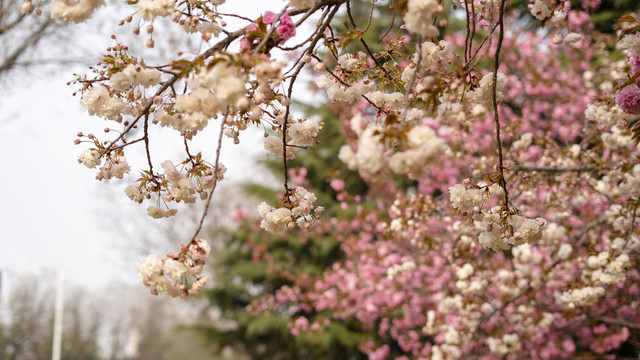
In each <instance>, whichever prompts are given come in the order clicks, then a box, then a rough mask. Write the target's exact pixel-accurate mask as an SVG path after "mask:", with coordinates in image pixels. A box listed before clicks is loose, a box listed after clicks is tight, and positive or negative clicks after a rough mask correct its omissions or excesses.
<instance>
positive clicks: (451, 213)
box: [23, 0, 640, 359]
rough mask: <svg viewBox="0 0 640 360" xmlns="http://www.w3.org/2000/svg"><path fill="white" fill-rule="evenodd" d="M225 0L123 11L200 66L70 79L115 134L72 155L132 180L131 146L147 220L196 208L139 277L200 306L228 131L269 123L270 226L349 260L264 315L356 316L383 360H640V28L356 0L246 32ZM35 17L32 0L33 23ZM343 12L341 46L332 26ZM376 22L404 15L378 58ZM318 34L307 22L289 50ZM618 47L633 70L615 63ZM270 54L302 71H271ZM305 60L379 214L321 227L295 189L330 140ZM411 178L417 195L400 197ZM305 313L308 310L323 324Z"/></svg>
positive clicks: (291, 291) (567, 11) (306, 5)
mask: <svg viewBox="0 0 640 360" xmlns="http://www.w3.org/2000/svg"><path fill="white" fill-rule="evenodd" d="M223 2H224V1H222V0H216V1H204V0H139V1H136V0H132V1H130V2H129V3H130V4H131V5H132V6H134V7H135V10H133V13H132V15H131V16H129V17H127V18H126V19H124V20H123V21H121V22H120V25H125V24H127V23H131V22H133V19H137V20H136V21H138V24H139V25H138V27H137V28H136V30H135V31H136V32H137V33H139V29H140V28H141V27H142V26H143V24H146V25H147V32H148V34H149V37H148V39H147V42H146V45H147V46H148V47H153V46H154V44H155V41H156V40H158V39H155V40H154V39H153V26H152V23H153V22H154V21H156V20H157V18H158V17H171V18H172V21H173V22H174V23H175V24H176V25H177V26H178V27H179V28H180V29H182V30H183V31H185V32H187V33H198V34H199V35H200V36H201V38H202V39H203V40H204V41H206V42H212V43H213V44H212V45H210V47H209V48H208V49H207V50H206V51H204V52H202V53H201V54H200V55H198V56H195V57H193V58H182V59H170V60H168V61H167V63H166V64H163V65H150V64H147V63H146V62H145V61H144V60H143V59H139V58H137V57H136V56H135V55H133V54H131V53H130V52H129V50H128V48H127V46H126V45H124V44H121V43H119V42H117V41H116V43H115V45H114V46H113V47H112V48H110V50H109V51H110V53H109V54H106V55H105V57H104V58H103V59H102V61H101V63H100V64H99V65H98V67H97V68H95V69H94V72H93V75H92V76H91V77H88V76H81V77H78V78H77V79H76V80H75V82H74V83H75V84H78V85H79V86H80V87H81V88H80V90H79V91H80V92H81V93H82V100H81V103H82V105H83V106H84V107H85V109H86V110H87V111H88V112H89V114H91V115H94V116H98V117H101V118H103V119H105V120H108V121H114V122H116V123H117V125H116V126H117V127H118V128H119V129H118V130H113V131H112V130H109V131H108V133H109V134H113V133H114V132H115V133H116V134H117V135H116V136H113V137H112V138H110V139H108V140H102V139H99V138H98V137H97V136H96V135H94V134H88V135H85V134H83V133H79V134H78V136H79V138H78V140H77V143H78V144H81V143H85V142H86V143H89V144H91V145H90V147H89V148H88V149H86V150H85V151H84V152H83V153H82V155H81V156H80V158H79V161H80V162H81V163H83V164H84V165H86V166H87V167H89V168H98V175H97V178H98V179H100V180H101V179H110V178H114V177H115V178H123V177H124V176H125V174H127V173H129V172H130V170H131V169H130V166H129V165H128V163H127V161H126V152H127V151H130V148H133V146H135V144H140V145H143V146H144V149H145V153H146V157H147V168H146V169H144V170H142V172H141V177H140V178H138V179H137V180H136V181H135V183H134V184H132V185H129V186H128V187H127V188H126V194H127V196H129V197H130V198H131V199H132V200H133V201H135V202H139V203H144V202H148V201H151V202H155V204H154V205H150V206H149V207H148V208H147V212H148V213H149V215H150V216H152V217H154V218H161V217H166V216H171V215H173V214H175V209H172V208H169V205H170V204H172V203H179V202H185V203H193V202H196V201H198V199H201V200H203V201H205V202H206V210H205V212H204V214H203V216H202V218H201V221H200V223H199V225H198V228H197V229H196V231H195V234H194V235H193V236H192V238H191V240H190V242H189V243H188V244H187V245H185V246H184V248H183V250H182V251H181V252H180V253H178V254H167V256H165V257H164V258H162V259H160V258H158V257H155V256H151V257H149V258H147V259H146V260H145V261H144V262H143V263H142V264H141V266H140V277H141V279H142V280H143V282H144V283H145V285H147V286H150V287H151V289H152V292H153V293H159V292H162V291H166V292H168V293H169V294H171V295H193V294H195V293H197V291H198V289H200V288H201V287H202V286H203V285H204V281H206V277H197V276H198V275H199V270H200V269H201V268H200V267H199V266H200V265H201V263H200V262H201V261H204V255H206V254H205V253H208V252H209V251H208V250H206V249H208V247H207V246H206V245H204V243H203V241H202V240H199V239H198V234H199V232H200V230H201V228H202V224H203V221H204V217H205V215H206V213H207V210H208V208H209V204H210V201H211V198H212V196H213V193H214V190H215V188H216V184H217V183H218V181H220V180H222V178H223V174H224V171H225V167H224V166H223V165H222V164H221V163H220V162H219V155H220V151H221V138H222V136H223V135H224V136H227V137H230V138H232V139H234V141H235V142H236V143H238V142H240V137H239V134H240V133H241V132H242V131H243V130H245V129H247V128H249V127H251V126H257V127H261V128H263V129H264V130H265V142H264V147H265V149H266V150H267V151H268V152H270V153H272V154H274V155H276V156H279V157H281V158H282V161H283V170H284V176H285V181H284V184H283V185H284V186H283V187H284V193H283V195H282V196H281V198H280V199H279V201H277V203H276V205H275V206H271V205H268V204H267V203H262V204H261V205H260V206H259V209H258V212H259V215H260V217H261V218H262V221H261V226H262V228H264V229H266V230H268V231H270V232H274V233H277V232H283V231H287V230H291V229H293V228H295V227H299V228H301V229H305V230H311V231H314V230H313V229H314V227H316V228H318V227H320V228H321V229H325V231H332V232H333V233H334V234H336V236H337V237H339V238H340V239H341V241H342V245H343V246H342V249H343V251H344V252H345V254H346V256H347V258H346V260H345V261H344V262H341V263H336V264H334V265H333V266H332V267H331V268H329V269H327V270H326V271H325V273H324V274H323V275H322V277H319V278H317V279H313V280H312V281H310V280H309V278H308V277H304V278H301V279H298V280H299V281H294V284H293V286H290V287H283V288H281V289H279V290H278V291H277V292H276V293H275V294H274V295H273V296H266V297H264V298H262V299H260V300H259V301H256V303H255V304H253V305H252V306H251V310H252V311H256V312H261V311H282V309H288V311H292V312H296V319H295V320H294V321H293V322H292V330H291V331H292V333H294V334H300V333H302V332H304V333H307V334H310V335H313V334H314V333H317V334H320V335H319V336H321V331H322V328H323V326H328V325H327V323H328V322H330V321H340V320H341V319H346V318H356V319H357V320H358V321H359V322H360V323H361V324H362V326H363V329H365V330H367V331H369V330H375V331H376V332H377V334H378V335H379V337H377V338H375V339H373V338H372V339H371V340H370V341H367V342H365V343H363V344H362V345H361V350H362V351H363V352H365V353H366V354H368V355H369V357H370V358H371V359H384V358H388V357H389V356H391V355H394V356H397V358H399V359H406V358H415V359H444V358H446V359H455V358H469V357H473V358H487V359H494V358H495V359H499V358H500V359H502V358H506V359H516V358H522V357H525V358H528V357H530V358H540V359H560V358H576V357H581V358H596V357H603V358H614V357H615V356H616V355H617V354H618V352H625V351H626V352H627V353H631V354H632V355H634V356H637V355H638V346H637V343H638V341H637V339H638V336H639V330H640V325H638V324H639V323H640V311H639V309H638V307H639V306H640V303H639V302H638V300H637V299H638V295H640V282H639V281H640V275H639V274H638V270H637V260H638V252H639V251H640V240H639V238H638V221H637V212H638V207H640V163H638V161H637V159H638V155H640V152H639V151H638V147H637V140H638V139H639V138H640V125H638V124H639V123H640V122H638V118H637V117H635V116H636V115H638V114H639V113H640V90H639V89H640V88H638V79H639V77H640V65H639V63H640V60H639V58H640V19H639V18H638V17H637V16H635V15H628V16H625V17H623V18H621V19H620V20H619V21H618V24H617V27H618V28H619V30H620V32H619V36H618V38H617V39H614V38H612V37H610V36H609V37H608V36H607V35H606V34H601V33H598V32H597V31H596V30H595V29H594V27H593V25H592V24H591V23H590V21H589V20H590V18H589V16H590V14H591V13H593V12H594V11H596V9H597V8H598V6H599V4H600V1H597V0H596V1H588V2H583V3H582V4H578V6H573V5H572V4H571V3H570V2H568V1H562V0H534V1H530V2H529V3H528V4H527V7H526V8H527V10H528V12H529V13H528V15H522V14H518V13H517V12H516V11H513V10H512V9H511V8H510V7H508V6H507V5H508V4H507V3H506V1H505V0H498V1H486V0H464V1H451V2H447V1H442V2H438V1H435V0H394V1H390V2H385V3H382V4H379V5H376V1H371V4H367V6H370V7H371V10H370V18H369V21H368V23H367V24H364V23H363V24H358V23H357V21H356V19H355V18H354V16H353V14H352V6H356V4H354V3H352V2H351V1H349V0H291V1H288V2H287V3H286V6H285V7H284V8H283V9H282V10H281V11H273V12H272V11H265V12H264V13H263V14H262V16H260V17H259V18H258V19H255V20H254V19H248V18H245V17H242V16H238V17H239V18H240V19H243V20H245V21H246V22H247V25H246V26H245V27H243V28H240V29H238V30H235V31H228V30H226V29H225V20H224V19H225V17H226V16H232V15H229V14H226V13H222V12H219V11H218V7H219V6H221V5H222V3H223ZM101 5H102V2H101V1H92V0H78V1H76V0H53V1H52V3H51V7H50V13H51V16H53V17H56V18H58V19H60V20H62V21H63V22H80V21H84V20H86V19H87V18H88V17H89V16H91V13H92V12H93V11H94V10H95V9H96V8H97V7H99V6H101ZM40 6H42V5H41V4H39V5H38V6H37V7H36V6H34V4H33V3H32V0H25V2H24V5H23V10H24V11H25V12H32V11H37V12H41V11H42V10H41V8H40ZM357 6H364V5H363V4H360V3H358V4H357ZM34 9H35V10H34ZM340 11H344V12H346V13H345V16H346V18H347V21H346V22H345V24H344V26H345V27H346V31H345V32H343V33H338V32H337V31H336V28H334V25H332V20H333V19H334V17H336V16H337V15H338V14H341V13H340ZM381 11H391V12H393V13H394V22H393V23H391V24H389V27H388V29H387V31H385V32H384V33H381V34H375V36H376V37H377V38H378V39H379V40H380V42H381V45H380V47H381V48H382V49H377V48H376V50H375V51H374V50H372V48H373V46H371V44H370V43H369V41H367V40H366V39H365V36H364V35H365V34H367V32H368V31H369V30H370V29H371V27H370V25H371V22H372V18H373V16H374V13H376V12H381ZM400 19H401V21H400ZM460 19H463V20H462V23H461V24H460V23H459V25H461V26H462V27H463V28H464V31H461V32H459V31H458V32H457V31H454V30H455V28H454V27H453V26H451V25H450V22H451V23H453V22H454V21H456V20H458V21H460ZM523 19H529V20H531V21H530V23H531V22H535V23H536V28H535V29H532V28H531V27H530V23H529V24H525V22H526V21H524V20H523ZM306 22H315V26H314V30H313V31H312V32H311V34H310V35H309V36H308V37H306V38H305V39H304V40H302V41H301V42H299V43H297V44H295V45H292V44H291V42H292V39H295V38H294V35H295V34H296V32H297V31H298V29H299V28H300V26H301V25H302V24H303V23H306ZM450 26H451V28H452V29H453V30H449V27H450ZM538 26H539V27H538ZM214 39H215V40H214ZM114 40H115V39H114ZM216 41H217V42H216ZM233 42H238V44H239V45H238V48H239V50H238V51H231V50H230V49H231V47H230V46H231V44H232V43H233ZM353 43H359V47H358V48H360V51H355V50H352V49H354V48H355V47H351V46H350V44H353ZM616 45H617V46H618V48H619V49H620V50H621V52H618V53H617V56H619V57H620V54H622V55H621V57H622V60H615V57H614V56H611V54H610V51H609V50H607V46H609V47H610V48H612V47H613V46H616ZM276 51H285V52H290V53H292V54H294V56H292V57H291V58H292V59H293V60H292V61H291V63H284V62H281V61H279V60H275V59H274V57H273V56H272V53H275V52H276ZM596 64H597V65H596ZM305 67H308V68H309V70H311V68H312V69H313V71H314V72H315V73H316V74H317V75H318V76H317V78H316V84H317V86H318V87H319V88H320V89H322V90H324V92H326V96H327V98H328V100H329V101H330V105H331V106H335V107H340V109H341V112H340V118H341V120H342V121H343V123H344V131H345V133H346V134H347V137H348V140H347V143H345V144H344V145H343V146H342V148H341V149H340V152H339V154H338V158H339V159H340V160H341V161H343V162H345V163H346V164H347V166H348V167H349V168H350V169H351V170H354V171H357V172H358V173H359V174H360V176H361V177H362V178H363V179H365V180H366V181H368V182H369V183H370V184H372V185H374V186H375V188H376V189H377V190H380V193H378V194H377V195H378V196H379V198H380V199H388V198H394V201H393V204H392V205H391V206H390V207H389V208H388V209H386V210H388V211H386V212H385V211H383V210H382V209H380V208H379V209H367V210H363V207H361V206H360V204H356V209H357V210H358V211H357V214H358V215H357V217H356V219H355V220H353V219H351V220H349V219H335V220H332V222H331V223H323V222H322V221H321V219H320V217H319V215H320V213H322V210H323V208H322V207H321V206H317V205H316V204H315V201H316V196H315V195H314V194H313V193H312V192H311V191H310V190H309V189H305V188H303V187H301V186H290V181H289V169H288V162H287V161H288V160H290V159H293V158H294V157H295V156H296V152H297V151H298V150H299V149H302V148H304V149H310V150H311V151H312V150H313V146H314V145H315V138H316V136H317V135H318V133H319V132H320V131H321V130H322V127H323V124H318V123H316V122H314V121H313V120H309V119H297V118H296V117H295V116H293V114H292V112H291V103H292V94H293V89H294V86H295V84H296V81H297V80H298V78H299V75H300V74H301V72H302V71H303V69H304V68H305ZM211 123H217V125H218V126H219V134H220V140H219V141H218V146H217V149H216V150H217V151H216V158H215V160H214V161H210V160H206V159H204V158H203V156H202V155H201V153H197V154H192V150H191V148H190V146H189V144H190V141H191V140H192V139H193V138H194V137H196V136H197V135H198V133H199V132H201V131H202V130H203V129H204V128H206V127H207V126H209V125H210V124H211ZM158 126H161V127H167V128H171V129H173V130H174V131H175V132H176V133H177V134H179V137H180V139H181V142H183V143H184V147H185V152H186V155H187V156H186V159H185V160H182V161H181V162H178V163H177V164H178V165H175V164H174V162H172V161H170V160H164V161H163V162H162V168H163V170H164V172H158V171H156V170H154V161H153V159H152V153H151V151H150V148H149V144H150V142H151V140H152V134H153V130H154V129H156V128H157V127H158ZM140 127H141V128H142V135H141V136H140V137H138V138H132V137H133V131H132V130H133V129H134V128H140ZM399 177H400V178H403V179H405V178H406V179H408V183H409V184H412V185H410V186H404V187H401V186H400V187H399V186H396V183H395V182H394V181H393V180H394V179H398V178H399ZM404 183H405V184H406V183H407V182H404ZM381 201H382V200H381ZM331 226H334V228H331ZM317 231H320V230H317ZM193 249H196V250H197V249H199V250H197V251H195V252H194V250H193ZM194 267H197V271H195V270H194ZM183 268H184V269H183ZM187 275H192V276H193V277H194V279H195V280H194V279H190V280H188V279H187V277H188V276H187ZM307 317H315V318H314V319H313V324H312V325H311V326H308V324H309V320H308V318H307ZM382 338H390V339H392V341H393V342H394V344H395V347H394V348H391V347H390V346H389V344H388V343H382V342H380V339H382ZM630 338H633V339H631V340H630V341H628V340H629V339H630ZM376 339H377V340H376ZM623 343H624V344H626V345H625V346H629V347H631V348H632V349H631V350H628V349H626V348H624V347H623V346H622V344H623ZM621 349H622V350H621Z"/></svg>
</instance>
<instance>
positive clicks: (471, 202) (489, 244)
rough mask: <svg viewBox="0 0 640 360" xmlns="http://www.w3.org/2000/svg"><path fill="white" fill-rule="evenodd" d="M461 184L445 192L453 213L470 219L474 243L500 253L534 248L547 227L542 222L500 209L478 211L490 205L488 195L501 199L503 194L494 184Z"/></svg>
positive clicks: (497, 207) (538, 219)
mask: <svg viewBox="0 0 640 360" xmlns="http://www.w3.org/2000/svg"><path fill="white" fill-rule="evenodd" d="M464 184H465V185H463V184H456V185H454V186H452V187H450V188H449V198H450V200H451V205H452V206H453V207H454V208H455V209H456V210H457V211H459V212H462V213H464V214H468V215H470V216H469V217H470V221H472V222H473V224H474V226H475V227H476V228H477V229H478V230H480V233H479V235H478V241H479V242H480V244H481V245H482V246H483V247H485V248H488V249H491V250H493V251H503V250H508V249H510V248H511V247H512V246H519V245H522V244H535V243H536V242H538V241H539V240H540V239H541V238H542V231H543V230H544V226H545V225H546V224H547V222H546V220H544V219H543V218H540V217H539V218H536V219H532V218H527V217H524V216H521V215H518V214H516V213H513V212H512V211H511V210H508V209H505V208H504V207H503V206H493V207H491V208H490V209H488V210H482V205H483V204H484V203H485V202H486V203H487V204H490V203H491V202H492V201H491V199H490V198H489V195H490V194H491V193H494V194H498V195H500V196H504V191H502V189H501V188H500V187H499V186H497V184H495V183H493V184H491V185H484V186H478V185H474V184H471V182H470V181H469V180H466V181H465V182H464ZM499 200H500V199H499Z"/></svg>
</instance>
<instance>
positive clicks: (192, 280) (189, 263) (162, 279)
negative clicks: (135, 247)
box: [138, 239, 211, 297]
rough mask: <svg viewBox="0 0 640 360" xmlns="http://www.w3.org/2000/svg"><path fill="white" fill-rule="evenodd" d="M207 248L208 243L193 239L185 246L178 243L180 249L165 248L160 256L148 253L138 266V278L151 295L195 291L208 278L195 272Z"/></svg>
mask: <svg viewBox="0 0 640 360" xmlns="http://www.w3.org/2000/svg"><path fill="white" fill-rule="evenodd" d="M210 252H211V246H210V245H209V243H208V242H207V241H205V240H201V239H197V240H194V241H192V242H191V243H190V244H189V245H188V246H182V250H181V251H180V253H172V252H169V253H167V254H166V255H164V256H163V257H162V258H159V257H158V256H156V255H153V254H152V255H149V256H148V257H147V258H146V259H144V260H143V261H142V262H141V263H140V265H139V266H138V278H139V279H140V281H142V283H143V284H144V285H145V286H148V287H149V289H150V291H151V294H153V295H158V294H161V293H167V294H168V295H169V296H172V297H177V296H181V297H187V296H194V295H197V294H198V293H199V292H200V290H201V289H202V288H203V287H204V286H205V284H206V283H207V281H208V280H209V276H207V275H204V276H199V275H200V274H201V273H202V270H203V269H204V266H205V260H206V258H207V257H208V256H209V253H210Z"/></svg>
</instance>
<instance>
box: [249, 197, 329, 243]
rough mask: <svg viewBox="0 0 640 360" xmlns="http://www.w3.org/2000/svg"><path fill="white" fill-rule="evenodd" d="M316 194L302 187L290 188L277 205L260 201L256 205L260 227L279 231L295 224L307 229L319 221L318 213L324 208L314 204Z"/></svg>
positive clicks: (274, 231)
mask: <svg viewBox="0 0 640 360" xmlns="http://www.w3.org/2000/svg"><path fill="white" fill-rule="evenodd" d="M315 201H316V196H315V195H314V194H313V193H312V192H309V191H307V190H305V189H304V188H303V187H300V186H298V187H296V188H295V189H291V191H290V194H289V195H288V196H286V197H284V198H283V199H282V200H281V202H280V204H278V206H277V207H273V206H269V205H267V203H266V202H262V203H261V204H260V205H259V206H258V213H259V214H260V217H261V218H262V221H261V222H260V227H261V228H263V229H265V230H267V231H269V232H271V233H281V232H283V231H285V230H287V229H293V228H294V227H295V226H296V225H297V226H298V227H299V228H301V229H309V228H310V227H312V226H315V225H317V224H318V223H319V221H320V218H319V215H320V214H322V212H323V211H324V208H323V207H322V206H315V205H314V202H315Z"/></svg>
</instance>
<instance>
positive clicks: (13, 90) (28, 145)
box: [0, 0, 303, 287]
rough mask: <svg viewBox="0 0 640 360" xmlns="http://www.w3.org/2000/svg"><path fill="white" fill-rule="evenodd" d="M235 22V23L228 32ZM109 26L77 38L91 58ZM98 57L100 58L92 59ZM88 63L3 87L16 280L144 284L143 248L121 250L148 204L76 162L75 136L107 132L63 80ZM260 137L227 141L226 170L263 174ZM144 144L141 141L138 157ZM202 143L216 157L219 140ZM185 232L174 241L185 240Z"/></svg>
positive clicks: (247, 4)
mask: <svg viewBox="0 0 640 360" xmlns="http://www.w3.org/2000/svg"><path fill="white" fill-rule="evenodd" d="M17 3H18V2H17ZM284 4H285V3H284V2H283V1H280V0H260V1H256V0H251V1H242V2H237V1H230V4H228V5H226V8H223V9H221V11H226V12H234V11H238V10H234V9H233V8H234V7H241V8H242V10H240V11H239V12H240V13H242V14H243V15H245V16H247V17H250V18H256V17H257V16H259V14H260V13H262V12H264V11H266V10H271V11H274V12H278V11H279V10H281V9H282V7H283V6H284ZM98 14H99V16H102V18H99V19H98V20H99V21H98V23H100V22H103V23H107V24H108V23H109V21H108V19H107V18H106V17H105V16H108V15H101V14H103V13H98ZM94 21H97V20H94ZM233 26H234V25H233V24H232V23H231V22H230V25H229V27H228V29H230V30H233V29H234V27H233ZM128 31H130V28H129V30H128ZM111 33H113V29H108V28H104V29H101V28H96V26H95V25H93V27H92V25H89V26H87V27H85V28H84V30H81V35H78V36H77V37H74V38H71V39H70V41H72V42H73V43H74V44H73V45H74V47H76V48H77V49H81V51H82V53H85V52H87V53H90V54H87V55H86V56H90V57H94V56H97V54H99V52H100V51H101V50H102V51H104V48H105V47H106V46H108V45H109V44H110V40H109V35H110V34H111ZM139 41H141V42H144V38H141V39H139ZM160 42H161V40H160V39H156V43H157V44H159V43H160ZM177 50H179V49H176V51H177ZM180 50H182V49H180ZM97 61H98V59H97V58H93V59H90V60H89V63H90V64H91V63H95V62H97ZM85 69H86V68H84V67H78V66H77V65H76V66H75V67H66V68H61V69H59V70H57V71H56V72H54V73H46V74H41V73H39V70H38V69H37V68H35V69H34V70H33V72H32V74H31V75H29V76H24V74H21V75H20V78H19V79H12V80H11V81H10V83H11V86H10V87H9V88H3V89H1V90H0V154H1V155H0V156H1V157H0V158H1V159H2V160H3V161H2V168H3V171H2V176H0V188H1V189H3V195H4V196H3V201H4V206H2V208H1V210H0V269H2V270H3V272H4V273H9V274H10V277H9V282H10V281H11V280H12V279H14V278H15V277H16V275H17V274H19V273H24V272H29V271H33V270H36V269H37V270H42V269H50V270H54V269H55V268H57V267H63V268H64V269H65V278H66V279H67V281H68V282H70V283H74V284H78V285H87V286H91V287H96V286H102V285H104V284H107V283H109V282H111V281H112V280H113V279H120V280H125V281H127V282H135V281H137V280H136V270H135V269H136V267H137V261H136V260H134V259H135V258H137V256H139V255H138V254H135V253H134V251H129V252H128V253H127V254H123V252H124V249H125V246H126V244H127V242H128V241H131V238H132V237H135V236H136V231H140V232H139V234H145V233H147V229H146V227H147V226H149V225H148V224H149V223H150V222H149V220H148V219H147V218H146V217H147V216H146V211H145V208H146V206H140V205H138V204H135V203H133V202H132V201H130V200H129V199H128V198H126V196H125V195H124V193H123V191H122V189H123V188H124V185H126V183H121V184H118V183H115V182H106V181H105V182H98V181H96V180H95V179H94V177H95V170H89V169H87V168H86V167H84V166H81V165H79V164H78V163H77V160H76V159H77V156H78V155H79V154H80V153H81V152H82V151H83V150H84V149H85V148H86V145H79V146H76V145H74V144H73V141H74V139H75V138H76V136H75V134H76V133H77V132H78V131H83V132H85V133H88V132H91V131H93V132H95V133H100V129H103V128H104V127H105V126H107V125H109V124H107V123H106V122H104V121H101V120H99V119H97V118H90V117H89V116H88V115H87V114H86V112H84V111H83V109H82V107H81V106H80V105H79V102H78V100H79V99H78V97H73V96H72V95H71V94H72V93H73V91H74V90H75V88H74V87H73V86H67V85H66V82H68V81H69V80H71V79H72V73H73V72H74V71H75V72H77V71H79V72H86V70H85ZM301 87H303V86H301ZM111 125H113V123H111ZM260 138H261V133H260V132H259V131H258V132H255V131H254V132H253V133H251V134H245V135H242V136H241V140H242V142H243V146H240V147H238V146H233V144H231V142H226V143H225V144H224V145H223V157H222V162H223V164H225V165H226V166H227V168H228V169H229V170H228V173H227V174H228V176H227V177H228V178H229V181H239V180H244V179H247V178H255V177H256V176H257V174H256V173H255V170H254V168H253V167H252V165H251V164H250V162H247V159H248V158H250V157H253V156H254V155H255V154H257V153H261V152H262V141H260ZM204 140H205V141H204V142H201V143H200V144H205V145H206V144H215V140H214V139H212V138H210V137H209V138H206V137H205V138H204ZM156 145H157V144H156ZM160 145H161V147H162V152H164V153H165V154H167V156H168V157H171V154H173V153H175V154H176V155H175V156H174V159H175V160H179V159H180V158H181V157H182V156H183V154H182V153H180V152H178V150H177V148H172V147H170V146H165V144H160ZM203 146H204V145H203ZM142 150H143V148H142V147H138V148H136V151H137V152H138V156H141V155H140V152H141V151H142ZM203 150H204V151H207V152H209V153H210V154H213V153H214V151H215V147H214V146H211V148H210V149H208V150H207V149H203ZM158 160H159V161H160V159H158ZM134 161H135V156H134ZM130 162H132V161H130ZM132 165H133V164H132ZM132 168H133V170H135V169H136V167H135V166H132ZM132 173H134V172H133V171H132ZM129 180H131V177H130V178H129ZM122 221H124V222H126V224H125V223H123V224H122V229H123V230H122V229H121V230H116V229H115V227H118V223H119V222H122ZM136 224H140V226H139V227H138V228H136ZM123 233H124V234H123ZM187 237H189V236H186V235H185V238H184V239H176V243H180V242H185V241H188V239H187ZM132 247H133V246H132ZM159 255H162V254H159ZM4 280H5V281H6V278H5V279H4Z"/></svg>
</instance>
